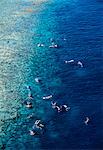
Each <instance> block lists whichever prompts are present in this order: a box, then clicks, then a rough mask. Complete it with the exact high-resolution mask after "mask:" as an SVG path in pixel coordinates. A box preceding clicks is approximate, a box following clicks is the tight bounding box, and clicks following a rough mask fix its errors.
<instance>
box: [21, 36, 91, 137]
mask: <svg viewBox="0 0 103 150" xmlns="http://www.w3.org/2000/svg"><path fill="white" fill-rule="evenodd" d="M64 40H66V39H64ZM50 42H51V45H50V46H49V48H58V47H59V46H58V44H56V43H55V41H54V40H53V39H52V38H51V39H50ZM37 46H38V47H44V46H45V45H44V44H43V43H39V44H38V45H37ZM64 62H65V63H66V64H74V65H78V66H80V67H81V68H83V67H84V66H83V63H82V62H81V61H76V60H73V59H72V60H65V61H64ZM35 82H36V83H41V78H38V77H37V78H35ZM27 90H28V101H24V102H23V103H24V105H25V106H26V107H27V108H33V104H32V102H31V100H32V99H33V97H32V93H31V87H30V86H27ZM52 98H53V95H48V96H43V97H42V99H43V100H50V99H52ZM51 107H52V109H54V110H56V111H57V112H58V113H60V112H67V111H69V110H70V107H68V106H67V105H65V104H64V105H58V104H57V102H54V101H51ZM30 117H32V115H30V116H29V117H28V118H30ZM89 121H90V119H89V117H86V119H85V121H84V123H85V125H88V122H89ZM43 128H44V125H43V124H42V123H41V120H36V121H35V123H34V125H33V127H32V129H31V130H30V135H36V134H37V132H36V129H39V130H42V129H43Z"/></svg>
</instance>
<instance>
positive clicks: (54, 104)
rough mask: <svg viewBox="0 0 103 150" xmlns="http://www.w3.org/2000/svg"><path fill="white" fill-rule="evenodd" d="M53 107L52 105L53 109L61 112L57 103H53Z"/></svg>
mask: <svg viewBox="0 0 103 150" xmlns="http://www.w3.org/2000/svg"><path fill="white" fill-rule="evenodd" d="M51 105H52V108H53V109H55V110H57V111H58V112H60V111H61V108H60V107H59V106H58V105H57V103H56V102H51Z"/></svg>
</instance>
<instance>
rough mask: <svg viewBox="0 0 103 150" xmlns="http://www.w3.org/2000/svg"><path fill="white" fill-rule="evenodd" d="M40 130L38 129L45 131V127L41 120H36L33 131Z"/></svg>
mask: <svg viewBox="0 0 103 150" xmlns="http://www.w3.org/2000/svg"><path fill="white" fill-rule="evenodd" d="M35 127H36V128H38V129H43V128H44V125H43V124H42V123H41V120H36V121H35V123H34V125H33V129H35Z"/></svg>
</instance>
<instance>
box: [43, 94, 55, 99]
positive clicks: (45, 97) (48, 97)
mask: <svg viewBox="0 0 103 150" xmlns="http://www.w3.org/2000/svg"><path fill="white" fill-rule="evenodd" d="M52 97H53V96H52V95H49V96H44V97H43V99H50V98H52Z"/></svg>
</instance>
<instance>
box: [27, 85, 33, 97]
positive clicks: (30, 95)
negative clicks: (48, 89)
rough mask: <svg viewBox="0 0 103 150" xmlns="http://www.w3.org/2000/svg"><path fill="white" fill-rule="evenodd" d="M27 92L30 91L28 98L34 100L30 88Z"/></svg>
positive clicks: (28, 87)
mask: <svg viewBox="0 0 103 150" xmlns="http://www.w3.org/2000/svg"><path fill="white" fill-rule="evenodd" d="M27 90H28V98H29V99H33V97H32V94H31V88H30V86H27Z"/></svg>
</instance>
